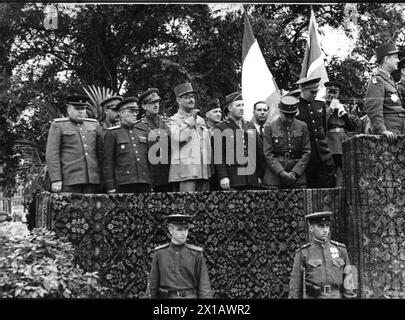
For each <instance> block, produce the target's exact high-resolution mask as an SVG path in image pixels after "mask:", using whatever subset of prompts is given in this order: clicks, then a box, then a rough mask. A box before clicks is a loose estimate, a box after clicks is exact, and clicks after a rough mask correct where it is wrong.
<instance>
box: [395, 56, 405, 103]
mask: <svg viewBox="0 0 405 320" xmlns="http://www.w3.org/2000/svg"><path fill="white" fill-rule="evenodd" d="M398 70H399V72H400V74H401V78H400V79H399V82H397V88H398V91H399V93H400V95H401V97H402V102H404V103H405V57H404V58H402V59H401V60H399V62H398Z"/></svg>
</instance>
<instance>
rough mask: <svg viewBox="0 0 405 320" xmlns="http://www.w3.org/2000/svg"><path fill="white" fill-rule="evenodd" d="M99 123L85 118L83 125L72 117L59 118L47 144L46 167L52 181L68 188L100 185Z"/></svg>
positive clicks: (51, 129)
mask: <svg viewBox="0 0 405 320" xmlns="http://www.w3.org/2000/svg"><path fill="white" fill-rule="evenodd" d="M98 127H99V123H98V122H97V120H94V119H87V118H86V119H85V120H84V121H83V122H82V123H77V122H74V121H73V120H71V119H69V118H59V119H55V120H54V121H53V122H52V124H51V128H50V129H49V134H48V140H47V144H46V164H47V167H48V172H49V177H50V180H51V182H56V181H62V184H64V185H75V184H85V183H91V184H99V183H100V167H99V163H98V157H97V153H98V151H97V144H98V143H97V141H98V139H99V137H98V134H97V129H98Z"/></svg>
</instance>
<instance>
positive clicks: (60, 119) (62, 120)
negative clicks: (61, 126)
mask: <svg viewBox="0 0 405 320" xmlns="http://www.w3.org/2000/svg"><path fill="white" fill-rule="evenodd" d="M53 121H54V122H65V121H69V118H56V119H54V120H53Z"/></svg>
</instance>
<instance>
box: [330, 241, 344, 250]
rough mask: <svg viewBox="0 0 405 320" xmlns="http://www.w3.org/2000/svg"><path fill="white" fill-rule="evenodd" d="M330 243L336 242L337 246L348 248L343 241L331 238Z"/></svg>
mask: <svg viewBox="0 0 405 320" xmlns="http://www.w3.org/2000/svg"><path fill="white" fill-rule="evenodd" d="M330 243H332V244H334V245H335V246H339V247H343V248H346V245H344V244H343V243H340V242H337V241H335V240H330Z"/></svg>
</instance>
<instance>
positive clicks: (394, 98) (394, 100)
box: [391, 93, 398, 102]
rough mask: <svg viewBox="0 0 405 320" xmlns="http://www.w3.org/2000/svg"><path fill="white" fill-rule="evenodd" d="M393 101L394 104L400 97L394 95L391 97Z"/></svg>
mask: <svg viewBox="0 0 405 320" xmlns="http://www.w3.org/2000/svg"><path fill="white" fill-rule="evenodd" d="M391 100H392V102H397V101H398V96H397V95H396V94H395V93H393V94H392V95H391Z"/></svg>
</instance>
